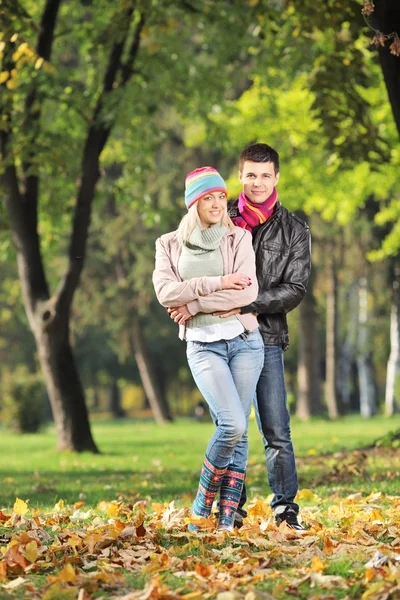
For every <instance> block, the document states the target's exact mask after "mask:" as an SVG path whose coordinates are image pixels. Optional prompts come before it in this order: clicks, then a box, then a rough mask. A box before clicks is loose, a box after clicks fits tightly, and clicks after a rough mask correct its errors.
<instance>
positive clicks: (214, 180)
mask: <svg viewBox="0 0 400 600" xmlns="http://www.w3.org/2000/svg"><path fill="white" fill-rule="evenodd" d="M210 192H225V194H227V190H226V185H225V181H224V180H223V179H222V177H221V175H220V174H219V173H218V171H216V170H215V169H213V168H212V167H201V169H195V170H194V171H192V172H191V173H189V175H188V176H187V177H186V179H185V204H186V207H187V208H190V207H191V206H192V205H193V204H194V203H195V202H197V200H199V199H200V198H201V197H202V196H204V195H205V194H208V193H210Z"/></svg>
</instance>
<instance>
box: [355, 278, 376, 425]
mask: <svg viewBox="0 0 400 600" xmlns="http://www.w3.org/2000/svg"><path fill="white" fill-rule="evenodd" d="M359 283H360V287H359V303H360V308H359V318H358V356H357V367H358V380H359V386H360V412H361V416H362V417H364V418H365V419H369V418H370V417H372V415H374V414H375V413H376V393H375V384H374V374H373V369H372V360H371V352H370V350H369V348H368V289H367V280H366V278H365V277H362V278H361V279H360V282H359Z"/></svg>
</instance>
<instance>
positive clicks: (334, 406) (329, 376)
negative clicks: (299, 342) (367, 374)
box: [325, 249, 340, 419]
mask: <svg viewBox="0 0 400 600" xmlns="http://www.w3.org/2000/svg"><path fill="white" fill-rule="evenodd" d="M332 253H333V249H332ZM325 395H326V403H327V407H328V415H329V418H330V419H337V418H338V417H339V414H340V411H339V401H338V393H337V276H336V265H335V262H334V258H333V257H332V258H331V262H330V265H329V291H328V296H327V302H326V382H325Z"/></svg>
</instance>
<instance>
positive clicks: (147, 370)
mask: <svg viewBox="0 0 400 600" xmlns="http://www.w3.org/2000/svg"><path fill="white" fill-rule="evenodd" d="M129 343H130V347H131V351H132V353H133V355H134V357H135V360H136V364H137V367H138V370H139V374H140V378H141V380H142V384H143V389H144V391H145V394H146V397H147V399H148V401H149V404H150V407H151V410H152V412H153V415H154V418H155V420H156V422H157V423H168V422H170V421H172V418H171V415H170V412H169V408H168V404H167V402H166V399H165V397H164V395H163V394H162V391H161V387H160V386H159V384H158V381H157V377H156V375H155V373H154V369H153V364H152V361H151V360H150V357H149V354H148V351H147V347H146V342H145V338H144V336H143V332H142V326H141V323H140V320H139V318H136V319H135V320H134V322H133V325H132V333H131V335H130V336H129Z"/></svg>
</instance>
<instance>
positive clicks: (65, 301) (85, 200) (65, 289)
mask: <svg viewBox="0 0 400 600" xmlns="http://www.w3.org/2000/svg"><path fill="white" fill-rule="evenodd" d="M133 10H134V7H133V5H131V6H130V8H129V9H128V10H127V11H126V15H125V17H124V19H123V21H122V23H123V25H124V26H125V31H124V34H123V35H122V37H120V38H119V39H120V41H118V42H115V43H114V44H113V47H112V49H111V53H110V57H109V61H108V65H107V69H106V73H105V76H104V81H103V88H102V92H101V94H100V96H99V99H98V101H97V104H96V107H95V109H94V114H93V121H92V125H91V126H90V128H89V131H88V135H87V140H86V144H85V148H84V151H83V158H82V171H81V173H82V176H81V181H80V185H79V188H78V195H77V202H76V206H75V213H74V220H73V231H72V239H71V244H70V249H69V262H68V267H67V271H66V273H65V275H64V277H63V279H62V280H61V281H60V284H59V286H58V288H57V290H56V298H57V305H56V310H57V311H69V309H70V306H71V303H72V299H73V295H74V293H75V290H76V288H77V286H78V283H79V279H80V276H81V272H82V269H83V263H84V259H85V253H86V245H87V237H88V232H89V226H90V216H91V211H92V204H93V198H94V193H95V188H96V184H97V181H98V179H99V177H100V171H99V164H100V154H101V152H102V150H103V148H104V146H105V144H106V142H107V140H108V138H109V135H110V132H111V129H112V127H113V122H112V123H111V124H107V125H106V124H105V123H104V122H102V119H101V113H102V110H103V108H104V103H105V100H106V98H107V95H108V94H109V93H110V92H111V91H112V89H113V87H114V85H115V84H116V83H117V81H118V75H119V73H121V85H126V84H127V82H128V81H129V79H130V78H131V76H132V74H133V72H134V71H133V63H134V61H135V59H136V56H137V53H138V50H139V46H140V35H141V32H142V29H143V24H144V18H143V17H141V18H140V21H139V24H138V26H137V28H136V31H135V34H134V38H133V42H132V46H131V48H130V51H129V69H128V66H127V65H125V66H124V65H123V63H122V55H123V51H124V47H125V45H126V42H127V39H128V36H129V28H130V22H131V20H132V15H133ZM120 36H121V32H120Z"/></svg>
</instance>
